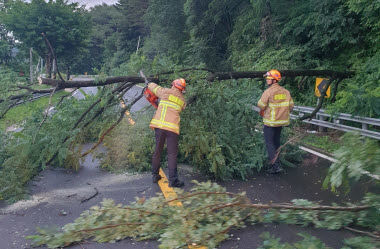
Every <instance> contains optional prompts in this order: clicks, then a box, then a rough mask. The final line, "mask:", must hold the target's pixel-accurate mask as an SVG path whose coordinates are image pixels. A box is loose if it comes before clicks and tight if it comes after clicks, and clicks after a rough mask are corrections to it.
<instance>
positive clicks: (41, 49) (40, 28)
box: [0, 0, 90, 66]
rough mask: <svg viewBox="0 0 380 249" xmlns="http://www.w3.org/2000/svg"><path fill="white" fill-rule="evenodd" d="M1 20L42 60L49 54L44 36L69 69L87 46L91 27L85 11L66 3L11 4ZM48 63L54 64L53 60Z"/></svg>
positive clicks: (61, 0) (36, 0)
mask: <svg viewBox="0 0 380 249" xmlns="http://www.w3.org/2000/svg"><path fill="white" fill-rule="evenodd" d="M0 20H1V21H2V23H3V24H4V25H5V27H6V29H7V30H8V31H12V33H13V35H14V36H15V37H16V38H17V39H18V40H20V41H21V42H23V43H24V44H26V45H27V46H28V47H33V48H34V49H35V50H36V51H37V52H38V54H39V55H40V56H41V57H43V58H45V55H48V54H49V52H48V48H47V47H46V45H45V42H44V40H43V37H42V36H41V33H45V34H46V35H47V37H48V39H49V41H50V43H51V44H52V45H53V46H54V50H55V53H56V55H57V57H58V58H59V59H60V60H62V61H63V62H65V65H66V66H70V65H71V64H72V63H74V61H75V59H76V58H77V56H78V55H79V54H80V53H81V52H83V49H84V48H85V47H86V46H87V38H88V35H89V30H90V26H89V25H90V23H89V22H88V20H89V19H88V18H87V16H86V12H85V10H84V9H82V8H79V7H78V4H77V3H71V4H68V3H67V1H63V0H57V1H49V2H46V1H44V0H32V1H31V2H30V3H28V2H23V1H11V2H10V3H9V5H8V6H7V8H6V11H2V13H1V15H0ZM50 56H51V55H50ZM49 59H51V60H52V58H51V57H50V58H49Z"/></svg>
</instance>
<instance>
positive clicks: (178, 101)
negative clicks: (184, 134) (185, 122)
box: [148, 83, 186, 134]
mask: <svg viewBox="0 0 380 249" xmlns="http://www.w3.org/2000/svg"><path fill="white" fill-rule="evenodd" d="M148 88H149V90H151V91H152V92H153V93H154V94H155V95H156V96H157V97H158V98H159V99H160V103H159V104H158V108H157V110H156V113H155V114H154V116H153V119H152V121H150V125H149V127H150V128H152V129H154V128H160V129H163V130H168V131H172V132H174V133H177V134H179V123H180V120H181V118H180V116H179V114H180V113H181V111H182V110H183V109H184V108H185V106H186V103H185V99H184V97H183V94H182V92H181V91H180V90H178V89H177V88H174V87H173V88H163V87H160V86H159V85H157V84H155V83H149V84H148Z"/></svg>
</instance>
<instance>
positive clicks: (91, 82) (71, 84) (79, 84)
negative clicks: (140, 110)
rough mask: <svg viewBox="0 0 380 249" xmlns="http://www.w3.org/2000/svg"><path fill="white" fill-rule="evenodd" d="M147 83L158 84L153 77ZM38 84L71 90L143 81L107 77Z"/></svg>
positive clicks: (121, 77)
mask: <svg viewBox="0 0 380 249" xmlns="http://www.w3.org/2000/svg"><path fill="white" fill-rule="evenodd" d="M148 80H149V81H152V82H159V80H158V78H154V77H148ZM38 82H39V83H40V84H42V85H51V86H55V85H57V84H58V88H73V87H89V86H105V85H110V84H115V83H121V82H131V83H135V84H137V83H144V82H145V81H144V79H143V78H141V77H137V76H116V77H109V78H106V79H104V80H92V79H88V80H69V81H66V82H65V83H63V82H61V81H59V80H55V79H49V78H41V77H39V78H38Z"/></svg>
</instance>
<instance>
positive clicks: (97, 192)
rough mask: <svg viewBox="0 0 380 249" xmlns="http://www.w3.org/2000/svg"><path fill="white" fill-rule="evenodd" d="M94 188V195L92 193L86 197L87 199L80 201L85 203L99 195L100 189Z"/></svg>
mask: <svg viewBox="0 0 380 249" xmlns="http://www.w3.org/2000/svg"><path fill="white" fill-rule="evenodd" d="M94 190H95V193H94V194H93V195H91V196H90V197H88V198H85V199H83V200H81V201H80V203H83V202H86V201H89V200H91V199H92V198H94V197H95V196H97V195H98V194H99V191H98V189H97V188H94Z"/></svg>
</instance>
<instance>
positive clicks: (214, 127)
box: [180, 80, 265, 179]
mask: <svg viewBox="0 0 380 249" xmlns="http://www.w3.org/2000/svg"><path fill="white" fill-rule="evenodd" d="M189 94H192V95H194V96H196V100H195V102H194V103H191V104H190V105H189V106H188V109H187V110H186V111H184V113H183V115H182V122H181V124H182V125H181V129H182V134H183V135H182V139H181V142H180V150H181V151H182V152H183V153H184V155H185V158H187V159H188V160H189V162H190V164H191V165H194V166H195V167H197V168H198V169H200V170H202V171H204V172H206V173H208V174H212V175H214V176H215V177H216V178H221V179H225V178H229V177H232V176H233V177H238V178H242V179H245V178H246V177H247V175H248V174H250V172H251V171H252V169H257V170H260V169H261V168H262V167H263V166H264V161H265V157H264V156H265V146H264V142H263V138H262V134H260V133H259V132H258V131H259V130H261V127H260V125H259V123H260V119H261V118H260V117H259V115H257V113H255V112H254V111H253V109H252V107H251V104H255V103H256V102H257V101H256V100H257V99H258V97H259V96H258V95H259V92H258V91H257V85H256V86H255V83H254V82H250V81H231V82H229V83H227V82H225V83H224V84H223V85H222V84H214V85H212V86H210V85H209V83H208V82H205V81H199V80H198V81H197V83H196V85H195V84H194V86H193V87H191V88H190V89H189ZM206 107H207V108H206Z"/></svg>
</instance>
